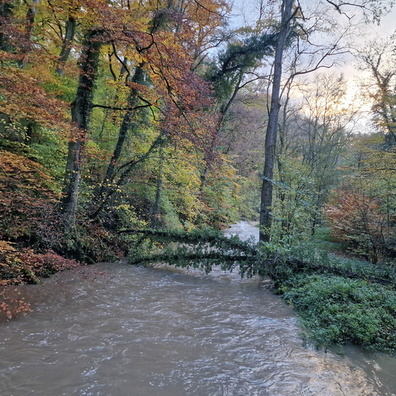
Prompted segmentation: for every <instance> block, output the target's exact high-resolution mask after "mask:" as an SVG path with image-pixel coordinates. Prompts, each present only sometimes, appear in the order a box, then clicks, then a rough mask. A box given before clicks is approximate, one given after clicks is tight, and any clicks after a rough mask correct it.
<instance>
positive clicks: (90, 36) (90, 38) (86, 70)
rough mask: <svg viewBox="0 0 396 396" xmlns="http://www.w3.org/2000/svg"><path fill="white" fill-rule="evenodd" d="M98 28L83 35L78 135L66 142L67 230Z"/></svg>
mask: <svg viewBox="0 0 396 396" xmlns="http://www.w3.org/2000/svg"><path fill="white" fill-rule="evenodd" d="M100 36H101V32H99V31H96V30H94V31H89V32H88V33H87V34H86V35H85V38H84V42H83V52H82V55H81V64H80V77H79V82H78V87H77V94H76V99H75V101H74V102H73V104H72V109H71V113H72V122H73V124H75V126H76V127H77V128H78V130H79V133H78V136H75V137H74V138H72V139H71V140H70V142H69V147H68V156H67V164H66V172H65V184H64V191H63V192H64V196H63V212H64V215H65V227H66V230H68V229H70V228H73V227H74V224H75V217H76V209H77V204H78V194H79V187H80V178H81V165H82V163H81V162H82V152H83V148H84V143H85V139H86V135H87V128H88V124H89V117H90V114H91V111H92V98H93V89H94V83H95V78H96V75H97V70H98V63H99V51H100V46H101V38H100Z"/></svg>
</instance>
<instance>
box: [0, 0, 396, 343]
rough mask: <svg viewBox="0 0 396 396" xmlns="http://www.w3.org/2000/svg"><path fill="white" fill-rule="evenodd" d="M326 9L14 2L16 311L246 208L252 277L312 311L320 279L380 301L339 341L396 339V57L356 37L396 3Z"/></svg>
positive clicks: (5, 146)
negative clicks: (86, 268)
mask: <svg viewBox="0 0 396 396" xmlns="http://www.w3.org/2000/svg"><path fill="white" fill-rule="evenodd" d="M317 3H318V4H315V5H313V4H312V2H311V4H310V2H308V1H307V2H303V1H301V2H300V1H293V0H283V1H270V0H268V1H265V0H261V1H257V4H256V6H255V9H254V10H251V14H254V17H252V15H249V18H250V19H249V18H248V19H249V21H248V22H247V23H245V22H243V18H235V13H236V11H235V9H233V8H232V4H231V3H229V2H228V1H226V0H225V1H223V0H167V1H162V0H147V1H146V0H139V1H138V0H119V1H112V0H79V1H76V0H24V1H20V0H1V1H0V63H1V68H0V79H1V80H0V286H1V287H2V289H1V290H0V297H2V299H3V300H2V302H1V303H0V312H2V314H4V315H5V316H6V317H7V318H12V317H13V316H15V315H17V314H18V313H20V312H25V311H28V310H29V306H28V304H27V303H25V302H24V301H23V300H19V299H17V298H16V299H15V298H8V297H7V288H8V287H10V286H15V285H19V284H23V283H37V282H39V280H40V278H41V277H46V276H49V275H50V274H52V273H54V272H56V271H60V270H64V269H69V268H74V267H76V266H78V265H81V263H83V264H91V263H95V262H100V261H117V260H120V259H122V258H124V257H127V256H129V257H132V259H131V260H132V261H138V260H137V259H136V257H137V253H136V252H137V251H139V252H141V251H148V250H149V249H153V246H155V248H158V247H159V246H160V247H162V246H163V245H164V244H165V242H164V235H167V236H168V237H169V238H170V239H172V238H173V240H174V239H175V238H176V240H181V241H183V238H187V239H185V240H189V241H193V240H194V237H191V235H195V236H196V238H198V237H197V235H200V237H199V238H201V240H205V241H208V240H212V239H213V238H214V239H216V238H217V237H215V236H213V235H220V234H216V233H215V234H213V233H212V231H213V230H221V229H223V228H225V227H227V226H228V225H229V224H232V223H235V222H237V221H240V220H245V221H251V222H257V223H258V224H259V226H260V241H261V244H262V249H263V251H265V253H257V252H256V250H254V249H253V250H254V252H253V253H252V255H253V257H254V260H255V261H256V263H257V262H259V263H258V264H257V268H256V269H252V268H251V267H249V268H248V269H246V271H247V272H248V273H249V274H250V275H251V274H254V273H261V272H265V273H266V274H267V275H268V274H269V275H270V276H271V277H272V278H273V279H274V281H275V284H276V286H277V289H278V292H279V293H281V294H283V295H284V297H285V298H286V299H287V300H288V301H289V302H290V303H291V304H292V305H293V306H294V307H295V308H296V309H297V310H300V311H301V312H302V316H304V307H309V306H311V305H312V304H313V302H312V301H301V299H298V296H301V295H304V297H305V298H306V299H308V298H309V296H310V294H309V293H311V292H312V293H313V290H314V289H315V287H316V288H317V289H318V290H316V292H315V293H314V294H312V296H313V297H312V298H313V300H317V299H318V298H317V296H318V294H319V293H328V296H327V297H325V299H327V300H328V299H329V298H330V297H329V296H331V298H335V297H334V296H335V294H337V293H336V292H335V291H334V290H335V289H334V288H336V289H337V290H339V291H340V290H341V291H340V298H341V299H343V300H345V298H346V297H345V296H346V295H348V296H350V298H351V299H353V300H355V301H357V304H358V305H359V309H362V306H365V307H366V308H367V307H369V309H368V308H367V309H366V311H367V310H369V311H370V315H371V317H370V318H369V319H367V318H366V319H362V318H363V316H362V315H366V313H367V312H366V313H364V314H363V313H361V312H360V311H359V313H356V312H357V311H353V312H352V311H351V314H350V315H351V316H353V315H354V316H355V323H354V326H351V327H350V328H347V327H348V326H349V325H348V326H347V325H345V322H343V324H342V325H337V326H338V327H337V326H336V325H334V326H333V325H329V326H328V328H329V330H328V332H327V334H326V335H324V334H323V332H322V333H320V332H321V331H322V330H321V329H316V331H317V332H319V333H320V334H319V339H321V340H322V343H324V344H326V343H343V342H345V341H352V342H356V343H358V344H362V345H368V346H370V345H374V347H376V348H378V349H381V350H395V349H396V315H395V312H396V311H395V309H396V295H395V293H394V283H395V279H396V274H395V265H394V262H395V261H394V260H395V257H396V173H395V169H396V155H395V150H396V110H395V103H396V94H395V88H396V58H395V55H396V52H395V48H394V44H393V43H392V38H391V37H389V38H386V37H384V38H383V39H382V40H377V41H375V42H369V39H370V37H368V38H367V40H365V41H363V42H362V41H360V42H358V41H356V39H357V38H358V37H360V38H361V37H362V32H364V30H365V29H367V26H369V25H371V24H378V23H379V22H380V21H381V18H382V17H383V16H384V15H386V13H387V12H388V11H389V10H390V9H391V3H390V2H387V1H373V0H356V1H354V2H347V3H343V2H342V1H334V2H333V1H329V0H321V1H318V2H317ZM252 19H254V21H252ZM343 62H345V63H343ZM348 62H354V63H355V64H356V65H358V66H357V67H358V68H359V70H361V71H362V72H364V75H365V76H366V77H365V78H364V80H361V81H359V84H358V85H359V86H355V87H354V88H353V89H351V80H352V78H351V77H349V76H346V75H344V74H342V73H341V72H340V70H342V68H343V67H345V64H346V63H348ZM340 65H341V67H340ZM342 65H344V66H342ZM337 66H338V67H337ZM345 69H346V67H345ZM126 230H135V231H136V232H125V231H126ZM149 231H150V232H149ZM142 233H143V235H145V236H144V237H142ZM194 233H195V234H194ZM149 234H150V235H151V236H155V235H157V236H158V237H159V241H158V240H157V241H156V240H152V239H150V240H148V239H149V238H146V237H147V235H149ZM189 235H190V236H189ZM161 238H162V242H161ZM188 238H190V239H188ZM199 238H198V239H199ZM205 238H206V239H205ZM208 238H209V239H208ZM217 239H218V240H219V241H220V242H221V243H223V240H222V238H221V237H220V236H218V238H217ZM235 246H236V249H237V250H238V249H239V251H241V252H242V256H244V259H245V258H246V257H247V256H249V254H250V253H251V252H252V251H253V250H252V248H251V247H250V246H248V245H243V246H242V245H237V244H236V245H235ZM235 246H234V247H235ZM222 248H224V247H222ZM229 248H230V247H229V246H228V248H224V249H225V253H224V257H225V256H226V255H227V249H229ZM247 252H248V253H247ZM249 252H250V253H249ZM212 253H213V252H212ZM308 253H309V255H310V256H309V257H308V256H307V255H308ZM139 254H140V253H139ZM134 255H135V258H133V257H134ZM198 256H199V254H198V255H197V256H196V257H198ZM264 256H265V257H264ZM196 257H195V258H196ZM202 257H203V256H202ZM318 257H319V258H318ZM204 259H205V258H203V260H204ZM218 259H219V257H216V260H218ZM240 259H241V258H240ZM169 260H171V259H169ZM233 260H234V261H235V260H237V259H235V257H234V258H233ZM334 260H336V261H337V260H339V261H340V263H338V261H337V264H334V262H335V261H334ZM330 261H331V263H330ZM327 262H329V264H328V268H327V269H325V270H324V269H323V268H324V266H326V265H327V264H326V263H327ZM263 263H266V265H264V266H266V269H265V270H263ZM308 263H310V264H311V267H310V266H309V265H308ZM185 265H189V264H188V263H187V264H185ZM252 265H253V264H252ZM302 267H304V268H302ZM330 267H331V269H329V268H330ZM241 268H244V267H243V266H242V267H241ZM306 268H310V269H309V270H307V269H306ZM312 268H313V269H312ZM335 268H336V270H335ZM207 269H209V270H210V266H209V267H207ZM312 271H313V272H312ZM340 279H341V280H340ZM333 283H334V288H332V286H331V285H332V284H333ZM340 285H341V286H340ZM298 290H299V292H298ZM307 290H308V291H309V292H308V291H307ZM358 290H360V291H361V292H360V294H359V293H358V294H359V295H357V294H356V293H357V291H358ZM327 300H326V301H327ZM371 303H372V304H377V306H375V307H371V305H370V304H371ZM337 304H338V305H339V304H340V302H339V301H338V300H337V302H336V303H335V304H334V305H332V306H331V307H327V308H328V309H327V311H326V312H324V313H323V314H324V315H328V317H326V318H325V319H323V320H324V321H327V322H326V323H327V324H328V323H329V321H330V317H333V316H334V309H335V308H334V306H336V305H337ZM348 304H349V303H348ZM338 305H337V306H338ZM348 306H349V305H348ZM331 310H333V311H331ZM339 310H343V309H342V308H339ZM330 311H331V312H332V313H331V312H330ZM363 311H364V309H363ZM379 311H380V312H379ZM329 312H330V313H331V314H330V313H329ZM345 315H346V314H345ZM307 318H308V319H307V321H306V324H307V326H310V323H309V320H311V319H310V316H309V315H308V316H307ZM380 318H381V321H380ZM344 319H345V320H348V321H350V317H348V318H344ZM363 322H364V326H366V325H367V328H366V327H365V330H362V331H361V332H362V334H361V335H360V336H359V335H356V333H353V332H354V331H355V330H356V331H357V329H361V327H362V325H363V324H362V323H363ZM348 323H349V322H348ZM331 326H333V327H331ZM336 327H337V328H336ZM341 327H343V330H340V329H341ZM352 327H353V329H352ZM346 328H347V329H346ZM311 329H312V326H311ZM314 332H315V329H314ZM352 333H353V334H354V335H353V336H351V334H352ZM326 337H327V338H326ZM323 340H324V341H323Z"/></svg>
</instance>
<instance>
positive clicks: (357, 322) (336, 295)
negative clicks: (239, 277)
mask: <svg viewBox="0 0 396 396" xmlns="http://www.w3.org/2000/svg"><path fill="white" fill-rule="evenodd" d="M280 291H281V292H282V293H283V297H284V298H285V299H286V301H288V302H289V303H290V304H291V305H292V306H293V307H294V309H295V310H296V311H297V312H298V313H299V315H300V318H301V323H302V326H303V328H304V330H305V336H306V338H307V339H309V340H312V341H313V342H314V343H315V344H316V345H317V346H321V347H325V348H326V347H329V346H331V345H343V344H345V343H348V342H350V343H354V344H357V345H361V346H363V347H364V348H366V349H376V350H381V351H387V352H392V351H393V352H395V351H396V291H395V290H393V289H390V288H386V287H384V286H382V285H378V284H371V283H368V282H366V281H364V280H355V279H346V278H344V277H339V276H331V275H308V276H307V275H305V274H300V275H296V276H293V277H291V278H289V279H288V280H287V281H286V282H284V283H283V285H282V286H281V288H280Z"/></svg>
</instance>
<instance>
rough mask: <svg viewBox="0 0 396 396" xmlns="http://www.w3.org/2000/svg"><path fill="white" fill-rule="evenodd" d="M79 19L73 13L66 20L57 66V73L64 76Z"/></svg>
mask: <svg viewBox="0 0 396 396" xmlns="http://www.w3.org/2000/svg"><path fill="white" fill-rule="evenodd" d="M76 26H77V21H76V20H75V18H74V17H72V16H71V15H70V16H69V19H68V20H67V22H66V26H65V36H64V38H63V43H62V49H61V51H60V54H59V58H58V66H57V68H56V73H57V74H58V75H59V76H62V75H63V73H64V68H65V63H66V62H67V60H68V58H69V55H70V51H71V48H72V43H73V40H74V35H75V32H76Z"/></svg>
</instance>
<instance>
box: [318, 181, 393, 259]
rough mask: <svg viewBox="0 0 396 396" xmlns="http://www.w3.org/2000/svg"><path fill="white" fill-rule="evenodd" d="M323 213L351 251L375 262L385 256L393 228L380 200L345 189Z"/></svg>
mask: <svg viewBox="0 0 396 396" xmlns="http://www.w3.org/2000/svg"><path fill="white" fill-rule="evenodd" d="M324 210H325V214H326V217H327V220H328V221H329V223H330V226H331V229H332V232H333V234H334V236H335V237H336V238H337V239H338V240H340V241H342V242H344V243H346V245H347V247H348V249H349V250H350V251H351V252H353V253H354V254H357V255H359V256H362V257H365V258H367V259H369V260H370V261H372V262H377V261H379V260H380V259H383V258H384V256H386V254H387V250H388V249H387V243H388V241H389V239H390V237H391V228H390V227H389V226H388V222H387V219H386V216H385V215H384V214H383V213H381V206H380V203H379V201H378V200H377V199H375V198H373V197H370V196H369V195H367V194H365V193H364V192H363V191H361V190H359V189H357V188H355V189H354V188H351V187H349V188H347V187H344V188H343V189H340V190H338V191H337V193H336V194H335V196H334V197H333V199H332V200H331V202H329V203H328V204H327V205H325V208H324Z"/></svg>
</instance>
